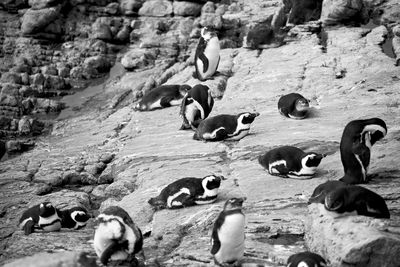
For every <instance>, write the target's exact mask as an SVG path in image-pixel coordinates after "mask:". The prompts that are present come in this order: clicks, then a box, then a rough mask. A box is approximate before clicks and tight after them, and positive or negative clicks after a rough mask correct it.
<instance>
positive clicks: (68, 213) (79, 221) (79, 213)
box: [59, 207, 90, 230]
mask: <svg viewBox="0 0 400 267" xmlns="http://www.w3.org/2000/svg"><path fill="white" fill-rule="evenodd" d="M59 213H60V215H61V227H62V228H73V229H75V230H78V229H81V228H83V227H85V226H86V223H87V221H88V220H89V219H90V216H89V214H88V213H87V211H86V209H84V208H82V207H73V208H70V209H67V210H61V211H59Z"/></svg>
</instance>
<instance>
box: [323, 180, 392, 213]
mask: <svg viewBox="0 0 400 267" xmlns="http://www.w3.org/2000/svg"><path fill="white" fill-rule="evenodd" d="M327 199H329V201H328V200H327ZM336 201H343V203H344V205H343V206H342V207H340V208H339V209H338V210H336V211H335V212H337V213H344V212H353V211H357V214H358V215H364V216H369V217H375V218H390V212H389V209H388V208H387V205H386V202H385V200H384V199H383V198H382V197H381V196H380V195H378V194H377V193H375V192H373V191H371V190H369V189H367V188H364V187H362V186H357V185H349V186H345V187H338V188H336V189H334V190H333V191H331V192H330V193H329V194H328V195H327V196H326V201H325V208H326V209H328V210H330V209H329V207H327V206H326V202H329V203H332V204H334V203H335V202H336Z"/></svg>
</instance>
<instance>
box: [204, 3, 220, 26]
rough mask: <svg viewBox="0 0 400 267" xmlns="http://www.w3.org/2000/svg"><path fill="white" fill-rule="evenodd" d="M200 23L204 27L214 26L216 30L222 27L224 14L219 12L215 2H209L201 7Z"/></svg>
mask: <svg viewBox="0 0 400 267" xmlns="http://www.w3.org/2000/svg"><path fill="white" fill-rule="evenodd" d="M200 25H201V26H202V27H212V28H214V29H216V30H219V29H221V28H222V25H223V22H222V14H218V13H217V12H216V9H215V4H214V3H213V2H210V1H209V2H207V3H206V4H204V5H203V7H202V9H201V16H200Z"/></svg>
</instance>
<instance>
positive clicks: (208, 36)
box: [193, 27, 220, 81]
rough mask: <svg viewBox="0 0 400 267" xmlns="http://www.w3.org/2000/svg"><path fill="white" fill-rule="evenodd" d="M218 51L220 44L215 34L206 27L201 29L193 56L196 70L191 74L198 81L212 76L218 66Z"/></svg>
mask: <svg viewBox="0 0 400 267" xmlns="http://www.w3.org/2000/svg"><path fill="white" fill-rule="evenodd" d="M219 52H220V46H219V39H218V36H217V34H216V33H215V32H214V31H213V30H212V29H210V28H207V27H204V28H203V29H201V36H200V39H199V43H198V44H197V48H196V54H195V58H194V65H195V68H196V72H195V74H194V75H193V76H194V77H195V78H197V79H199V80H200V81H205V80H207V79H208V78H210V77H211V76H213V75H214V74H215V72H216V71H217V68H218V64H219V60H220V56H219Z"/></svg>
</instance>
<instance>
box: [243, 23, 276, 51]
mask: <svg viewBox="0 0 400 267" xmlns="http://www.w3.org/2000/svg"><path fill="white" fill-rule="evenodd" d="M273 39H274V31H273V29H272V28H271V26H270V25H268V24H258V25H255V26H253V27H251V28H250V29H249V32H248V33H247V36H246V39H245V41H244V42H243V47H246V48H252V49H258V48H261V46H262V45H265V44H270V43H271V42H272V41H273Z"/></svg>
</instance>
